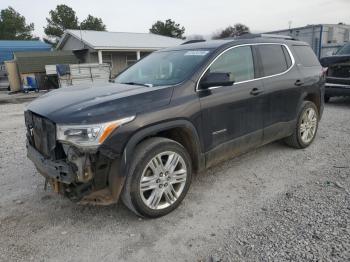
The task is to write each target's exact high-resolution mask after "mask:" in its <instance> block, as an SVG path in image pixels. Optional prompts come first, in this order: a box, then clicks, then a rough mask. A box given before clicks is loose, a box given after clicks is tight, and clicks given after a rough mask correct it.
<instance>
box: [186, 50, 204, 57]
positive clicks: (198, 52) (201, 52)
mask: <svg viewBox="0 0 350 262" xmlns="http://www.w3.org/2000/svg"><path fill="white" fill-rule="evenodd" d="M208 53H209V51H207V50H196V51H188V52H186V53H185V56H205V55H206V54H208Z"/></svg>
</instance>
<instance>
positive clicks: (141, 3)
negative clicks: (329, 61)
mask: <svg viewBox="0 0 350 262" xmlns="http://www.w3.org/2000/svg"><path fill="white" fill-rule="evenodd" d="M58 4H66V5H68V6H70V7H72V8H73V9H74V10H75V11H76V13H77V16H78V18H79V21H82V20H83V19H84V18H85V17H86V16H87V15H88V14H92V15H94V16H97V17H101V18H102V20H103V22H104V23H105V24H106V26H107V30H108V31H119V32H148V29H149V28H150V27H151V25H152V24H153V23H154V22H155V21H157V20H165V19H167V18H171V19H173V20H175V21H176V22H177V23H180V24H181V25H183V26H184V27H185V28H186V33H185V34H186V35H187V36H188V35H193V34H201V35H211V34H212V33H214V32H216V31H217V30H219V29H223V28H225V27H226V26H228V25H230V24H231V25H233V24H235V23H238V22H239V23H244V24H246V25H247V26H249V27H250V29H251V31H253V32H263V31H271V30H278V29H285V28H288V22H289V21H292V26H293V27H297V26H304V25H307V24H319V23H338V22H344V23H347V24H350V12H349V10H350V0H288V1H287V0H243V1H241V0H216V1H215V0H214V1H205V0H172V1H170V0H71V1H63V0H61V1H57V0H44V1H42V0H40V1H39V0H37V1H28V0H0V9H3V8H6V7H8V6H12V7H13V8H14V9H16V10H17V11H18V12H20V13H21V14H22V15H24V16H25V17H26V19H27V22H33V23H34V25H35V35H36V36H40V37H42V36H43V35H44V30H43V27H44V26H45V25H46V19H45V18H46V17H48V13H49V11H50V10H51V9H54V8H55V7H56V5H58Z"/></svg>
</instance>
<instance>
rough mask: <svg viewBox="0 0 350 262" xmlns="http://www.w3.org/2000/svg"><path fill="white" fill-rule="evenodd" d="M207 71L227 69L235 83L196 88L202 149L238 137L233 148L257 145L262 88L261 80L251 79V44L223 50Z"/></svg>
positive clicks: (253, 62) (253, 65)
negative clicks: (199, 109)
mask: <svg viewBox="0 0 350 262" xmlns="http://www.w3.org/2000/svg"><path fill="white" fill-rule="evenodd" d="M208 72H211V73H214V72H218V73H228V74H229V75H230V80H231V81H234V82H235V83H234V84H233V85H232V86H219V87H215V88H209V89H206V90H201V89H199V90H198V91H199V92H198V94H199V98H200V104H201V109H202V120H203V121H202V123H203V125H202V130H203V134H204V139H203V140H204V141H203V143H204V145H205V148H206V151H210V150H211V149H213V148H215V147H217V146H219V145H221V144H223V143H226V142H229V141H234V140H237V139H239V138H242V141H243V138H245V140H244V141H243V142H242V144H241V146H239V148H237V150H240V149H241V150H242V151H243V150H244V149H245V148H248V147H253V146H255V145H260V143H261V142H262V130H263V98H262V97H263V96H262V95H261V94H260V93H259V90H260V91H261V90H262V82H261V80H255V78H256V74H255V61H254V58H253V52H252V47H251V46H239V47H234V48H232V49H230V50H227V51H225V52H224V53H222V54H221V55H220V56H219V57H218V58H217V59H216V60H215V62H213V64H212V65H211V66H210V67H209V69H208V70H207V73H208ZM204 76H205V74H204ZM254 90H255V91H257V92H254ZM226 154H228V151H226Z"/></svg>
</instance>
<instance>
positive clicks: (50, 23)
mask: <svg viewBox="0 0 350 262" xmlns="http://www.w3.org/2000/svg"><path fill="white" fill-rule="evenodd" d="M46 21H47V26H46V27H45V28H44V32H45V34H46V35H47V36H48V37H49V38H51V39H53V41H55V42H57V41H58V40H59V38H60V37H61V36H62V35H63V33H64V31H65V30H66V29H78V28H79V24H78V17H77V16H76V14H75V11H74V10H73V9H72V8H71V7H69V6H66V5H58V6H57V7H56V9H55V10H51V11H50V18H46Z"/></svg>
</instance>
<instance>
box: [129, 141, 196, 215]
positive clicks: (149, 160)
mask: <svg viewBox="0 0 350 262" xmlns="http://www.w3.org/2000/svg"><path fill="white" fill-rule="evenodd" d="M191 177H192V167H191V160H190V157H189V155H188V153H187V152H186V150H185V148H184V147H183V146H182V145H180V144H179V143H177V142H175V141H172V140H169V139H166V138H151V139H148V140H146V141H144V142H142V143H141V144H140V145H139V146H137V148H136V152H135V155H134V159H133V161H132V163H131V166H130V172H129V173H128V177H127V180H126V183H125V187H124V191H123V194H122V200H123V202H124V204H125V205H126V206H127V207H128V208H129V209H130V210H132V211H133V212H134V213H136V214H137V215H141V216H145V217H153V218H154V217H160V216H163V215H166V214H168V213H170V212H171V211H173V210H174V209H175V208H177V207H178V205H179V204H180V203H181V201H182V200H183V198H184V197H185V195H186V193H187V191H188V189H189V187H190V184H191Z"/></svg>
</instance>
